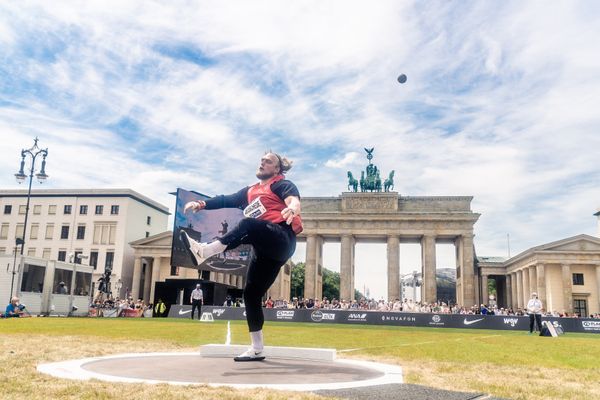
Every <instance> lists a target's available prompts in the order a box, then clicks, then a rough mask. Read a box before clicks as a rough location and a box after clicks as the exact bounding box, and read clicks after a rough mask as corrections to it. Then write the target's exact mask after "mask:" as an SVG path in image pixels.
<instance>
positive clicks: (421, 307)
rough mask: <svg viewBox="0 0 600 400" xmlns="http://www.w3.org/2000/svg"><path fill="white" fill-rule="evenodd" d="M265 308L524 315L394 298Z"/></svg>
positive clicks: (296, 301) (298, 301)
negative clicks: (392, 299) (391, 299)
mask: <svg viewBox="0 0 600 400" xmlns="http://www.w3.org/2000/svg"><path fill="white" fill-rule="evenodd" d="M264 306H265V307H266V308H287V309H295V308H307V309H324V310H364V311H383V312H386V311H392V312H406V313H435V314H467V315H468V314H483V315H516V316H523V315H527V312H526V310H524V309H522V308H516V309H513V308H504V307H500V308H498V307H497V306H495V305H494V306H488V305H484V304H481V305H480V306H472V307H462V306H460V305H458V304H451V303H446V302H441V301H440V302H435V303H422V302H420V301H417V302H415V301H413V300H412V299H404V300H402V301H401V300H400V299H396V300H394V301H385V300H383V299H381V300H375V299H366V298H364V297H363V298H361V299H360V300H358V301H357V300H352V301H347V300H338V299H336V298H332V299H331V300H330V299H328V298H327V297H323V299H322V300H319V299H303V298H298V297H293V298H292V301H289V302H288V301H286V300H281V299H278V300H273V299H271V298H270V297H269V298H268V299H267V300H266V301H265V302H264ZM543 315H544V316H552V317H573V318H579V317H580V315H579V314H577V313H568V312H560V313H559V312H557V311H552V312H544V313H543ZM589 317H590V318H600V314H592V315H590V316H589Z"/></svg>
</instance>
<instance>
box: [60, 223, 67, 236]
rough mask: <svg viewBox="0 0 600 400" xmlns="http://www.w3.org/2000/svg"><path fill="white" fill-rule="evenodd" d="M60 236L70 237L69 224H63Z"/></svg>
mask: <svg viewBox="0 0 600 400" xmlns="http://www.w3.org/2000/svg"><path fill="white" fill-rule="evenodd" d="M60 238H61V239H68V238H69V225H63V226H62V227H61V228H60Z"/></svg>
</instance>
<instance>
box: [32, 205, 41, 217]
mask: <svg viewBox="0 0 600 400" xmlns="http://www.w3.org/2000/svg"><path fill="white" fill-rule="evenodd" d="M41 213H42V206H41V205H35V206H33V214H34V215H40V214H41Z"/></svg>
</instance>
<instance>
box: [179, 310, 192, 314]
mask: <svg viewBox="0 0 600 400" xmlns="http://www.w3.org/2000/svg"><path fill="white" fill-rule="evenodd" d="M190 312H192V310H187V311H183V310H179V315H183V314H187V313H190Z"/></svg>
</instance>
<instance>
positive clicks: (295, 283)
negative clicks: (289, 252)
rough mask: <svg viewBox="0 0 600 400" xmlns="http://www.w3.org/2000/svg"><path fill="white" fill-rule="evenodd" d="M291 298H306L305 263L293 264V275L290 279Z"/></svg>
mask: <svg viewBox="0 0 600 400" xmlns="http://www.w3.org/2000/svg"><path fill="white" fill-rule="evenodd" d="M290 292H291V293H290V294H291V297H297V298H301V297H304V263H303V262H299V263H298V264H294V263H292V273H291V277H290Z"/></svg>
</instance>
